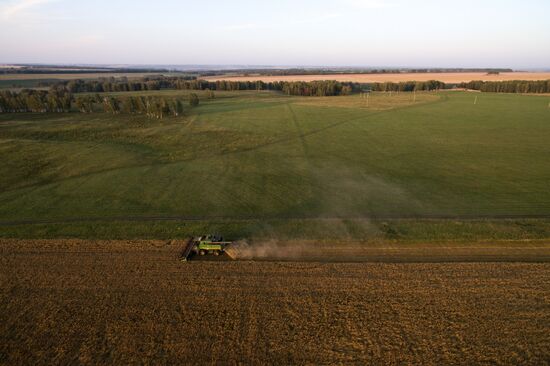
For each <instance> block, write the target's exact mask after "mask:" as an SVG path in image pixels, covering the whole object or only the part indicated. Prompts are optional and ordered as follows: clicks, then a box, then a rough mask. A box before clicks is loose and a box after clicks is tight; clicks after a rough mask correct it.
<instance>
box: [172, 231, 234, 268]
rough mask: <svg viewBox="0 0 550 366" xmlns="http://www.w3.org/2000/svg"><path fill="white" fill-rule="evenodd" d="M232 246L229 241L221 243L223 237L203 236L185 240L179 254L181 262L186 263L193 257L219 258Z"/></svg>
mask: <svg viewBox="0 0 550 366" xmlns="http://www.w3.org/2000/svg"><path fill="white" fill-rule="evenodd" d="M231 244H232V242H230V241H223V237H221V236H217V235H203V236H199V237H197V238H192V239H189V240H187V242H186V243H185V247H184V249H183V252H182V254H181V260H182V261H183V262H185V261H187V260H188V259H189V257H191V256H194V255H199V256H205V255H215V256H220V255H223V254H224V253H226V249H227V248H228V247H229V246H230V245H231Z"/></svg>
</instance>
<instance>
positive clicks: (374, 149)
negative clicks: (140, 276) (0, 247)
mask: <svg viewBox="0 0 550 366" xmlns="http://www.w3.org/2000/svg"><path fill="white" fill-rule="evenodd" d="M148 93H149V94H155V93H156V94H170V95H172V94H173V95H185V94H186V93H187V92H184V91H161V92H148ZM199 94H200V93H199ZM125 95H129V93H126V94H125ZM475 96H477V98H478V101H477V104H476V105H474V98H475ZM412 98H413V97H412V95H411V94H409V93H401V94H393V95H392V96H389V95H388V94H374V95H371V97H370V98H369V100H368V105H367V101H366V99H364V98H361V97H360V96H358V95H354V96H349V97H325V98H302V97H287V96H284V95H280V94H274V93H270V92H258V93H256V92H232V93H230V92H225V93H222V92H219V93H217V94H216V99H213V100H207V99H206V98H202V99H201V105H200V106H199V107H198V108H196V109H193V110H189V111H188V113H186V115H185V116H184V117H180V118H165V119H164V120H150V119H147V118H145V117H143V116H131V115H117V116H113V115H107V114H92V115H83V114H76V113H71V114H52V115H40V114H21V115H14V114H11V115H0V155H1V156H2V162H1V163H0V221H2V222H4V223H6V222H19V221H29V223H22V222H19V223H18V224H17V225H15V224H14V225H9V226H5V225H4V226H0V236H16V237H17V236H21V237H52V236H80V237H104V236H108V235H111V236H112V237H126V238H128V237H170V236H176V235H181V236H183V235H187V234H189V233H196V232H200V231H202V230H225V232H229V233H230V234H231V235H233V236H248V235H252V236H253V235H259V233H262V234H263V233H269V234H271V235H278V234H280V235H286V236H290V237H316V236H317V235H318V236H322V235H325V232H333V233H337V235H340V233H342V232H344V233H346V234H347V235H349V236H353V237H365V236H370V235H372V236H373V237H379V236H382V237H385V238H388V237H389V238H392V235H393V236H395V239H399V238H400V237H402V238H409V237H410V238H412V239H442V238H443V239H446V238H447V239H457V238H459V239H470V238H471V237H472V236H473V238H474V239H475V238H476V237H477V238H494V237H498V238H501V239H524V238H537V239H544V238H550V219H547V218H545V217H550V189H549V188H550V108H548V102H549V98H548V97H541V96H524V95H505V94H499V95H497V94H472V93H464V92H445V93H425V94H421V93H419V94H417V97H416V103H413V99H412ZM522 216H525V217H522ZM151 217H163V218H170V219H172V221H166V222H158V221H149V220H148V219H149V218H151ZM449 217H458V218H459V219H455V220H432V219H442V218H449ZM503 217H509V218H511V219H509V220H504V219H502V218H503ZM527 217H533V218H532V219H531V218H527ZM130 218H131V219H132V220H134V221H128V219H130ZM139 218H146V219H147V220H143V221H140V220H139ZM184 219H193V220H184ZM402 219H412V220H402ZM428 219H430V220H428ZM44 220H47V221H56V223H53V222H52V223H47V222H42V221H44ZM67 220H68V221H69V222H65V221H67ZM96 220H97V221H96ZM457 220H458V221H457ZM35 221H36V222H35ZM31 222H32V223H31ZM461 225H466V227H470V226H471V227H474V226H476V225H478V226H479V227H480V228H479V229H476V230H473V232H474V233H479V235H477V236H476V234H471V232H472V231H471V230H470V231H467V230H466V229H465V228H464V227H465V226H461ZM463 228H464V229H463ZM335 236H336V234H335Z"/></svg>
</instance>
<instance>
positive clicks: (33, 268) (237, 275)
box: [0, 240, 550, 365]
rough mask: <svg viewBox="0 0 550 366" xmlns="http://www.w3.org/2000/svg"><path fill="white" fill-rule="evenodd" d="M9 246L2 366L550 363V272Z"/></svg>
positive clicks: (155, 248) (0, 317)
mask: <svg viewBox="0 0 550 366" xmlns="http://www.w3.org/2000/svg"><path fill="white" fill-rule="evenodd" d="M1 244H2V245H0V253H1V256H0V261H1V266H0V268H1V269H0V363H1V364H6V365H11V364H40V363H41V362H44V360H48V363H50V364H51V363H56V364H60V363H61V364H75V363H91V364H105V363H117V364H138V363H139V364H143V363H151V362H154V363H155V364H186V363H187V364H189V363H194V364H206V363H208V364H212V363H213V364H237V363H239V362H246V363H247V364H274V363H276V364H326V363H331V364H337V363H344V364H402V363H412V364H420V363H421V364H463V365H471V364H480V363H483V364H497V365H498V364H532V365H537V364H538V365H542V364H545V362H547V361H548V358H549V356H550V340H549V339H548V337H547V335H548V332H549V331H550V329H549V324H550V303H549V301H550V300H549V298H548V294H549V293H550V266H548V264H543V263H539V264H537V263H531V264H528V263H455V264H451V263H446V264H445V263H443V264H442V263H440V264H436V263H433V264H429V263H424V264H422V263H403V264H382V263H335V262H254V261H236V262H227V261H224V262H209V261H201V262H197V261H195V262H188V263H182V262H179V261H178V260H177V259H176V258H177V255H178V253H179V249H180V247H179V246H178V244H177V243H166V242H161V241H156V242H153V241H133V242H113V241H108V242H106V241H88V242H84V241H28V242H24V241H9V240H3V241H2V243H1Z"/></svg>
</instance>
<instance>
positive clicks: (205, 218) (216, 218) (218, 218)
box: [0, 214, 550, 227]
mask: <svg viewBox="0 0 550 366" xmlns="http://www.w3.org/2000/svg"><path fill="white" fill-rule="evenodd" d="M522 219H526V220H531V219H533V220H536V219H550V214H544V215H521V214H520V215H458V216H457V215H408V216H407V215H403V216H398V215H371V216H362V217H359V216H357V217H299V216H248V217H247V216H240V217H228V216H111V217H93V216H90V217H85V216H80V217H65V218H57V219H21V220H6V221H0V226H4V227H6V226H18V225H40V224H70V223H81V222H120V221H128V222H162V221H177V222H200V221H208V222H216V221H218V222H246V221H264V220H303V221H314V220H319V221H323V220H377V221H383V220H397V221H414V220H425V221H449V220H459V221H466V222H469V221H479V220H522Z"/></svg>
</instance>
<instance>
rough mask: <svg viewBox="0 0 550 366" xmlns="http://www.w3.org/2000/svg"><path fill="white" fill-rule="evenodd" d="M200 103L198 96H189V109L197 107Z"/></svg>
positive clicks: (192, 94) (193, 94)
mask: <svg viewBox="0 0 550 366" xmlns="http://www.w3.org/2000/svg"><path fill="white" fill-rule="evenodd" d="M199 103H200V100H199V96H198V95H197V94H195V93H191V94H189V105H190V106H191V107H197V106H198V105H199Z"/></svg>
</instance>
